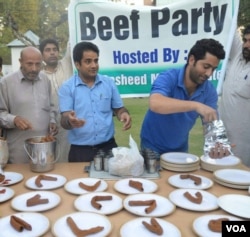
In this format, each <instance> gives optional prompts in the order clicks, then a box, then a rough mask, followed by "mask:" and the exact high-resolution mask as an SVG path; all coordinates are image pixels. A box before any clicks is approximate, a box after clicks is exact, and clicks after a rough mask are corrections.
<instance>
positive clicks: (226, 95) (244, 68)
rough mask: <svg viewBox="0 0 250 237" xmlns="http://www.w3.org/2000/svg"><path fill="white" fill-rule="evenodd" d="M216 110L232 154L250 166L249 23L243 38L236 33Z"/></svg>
mask: <svg viewBox="0 0 250 237" xmlns="http://www.w3.org/2000/svg"><path fill="white" fill-rule="evenodd" d="M219 113H220V116H221V119H222V120H223V122H224V124H225V127H226V131H227V135H228V139H229V141H230V142H231V144H235V145H236V146H235V148H233V150H232V151H233V153H234V155H235V156H237V157H239V158H240V159H241V160H242V162H243V163H244V164H245V165H247V166H249V167H250V145H249V144H250V122H249V118H250V26H247V27H246V28H245V30H244V31H243V42H242V41H241V39H240V35H239V34H238V32H237V33H236V34H235V37H234V40H233V44H232V48H231V52H230V56H229V63H228V66H227V71H226V78H225V82H224V84H223V91H222V97H221V101H220V103H219Z"/></svg>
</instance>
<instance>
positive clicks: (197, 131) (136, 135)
mask: <svg viewBox="0 0 250 237" xmlns="http://www.w3.org/2000/svg"><path fill="white" fill-rule="evenodd" d="M123 101H124V104H125V106H126V108H127V109H128V110H129V112H130V115H131V116H132V128H131V129H129V130H128V131H123V130H122V124H121V123H120V122H119V121H118V120H117V119H116V118H115V119H114V121H115V129H116V134H115V138H116V141H117V143H118V145H119V146H126V147H128V146H129V144H128V142H129V135H130V134H131V135H132V137H133V139H134V140H135V141H136V143H137V145H138V147H140V129H141V124H142V121H143V118H144V115H145V113H146V111H147V108H148V98H147V97H146V98H125V99H123ZM189 153H191V154H195V155H197V156H201V155H202V154H203V132H202V125H201V121H200V119H198V120H197V122H196V124H195V126H194V127H193V129H192V131H191V133H190V139H189Z"/></svg>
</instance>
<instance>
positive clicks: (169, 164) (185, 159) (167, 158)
mask: <svg viewBox="0 0 250 237" xmlns="http://www.w3.org/2000/svg"><path fill="white" fill-rule="evenodd" d="M160 164H161V167H162V168H164V169H167V170H171V171H177V172H188V171H194V170H197V169H199V168H200V159H199V157H198V156H196V155H192V154H189V153H184V152H168V153H164V154H162V155H161V158H160Z"/></svg>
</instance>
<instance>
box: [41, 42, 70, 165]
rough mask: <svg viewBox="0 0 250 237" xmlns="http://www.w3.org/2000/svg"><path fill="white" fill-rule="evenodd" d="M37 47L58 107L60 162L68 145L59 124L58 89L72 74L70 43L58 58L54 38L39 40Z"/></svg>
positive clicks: (65, 156)
mask: <svg viewBox="0 0 250 237" xmlns="http://www.w3.org/2000/svg"><path fill="white" fill-rule="evenodd" d="M39 49H40V51H41V53H42V56H43V62H44V66H43V71H44V72H45V73H46V75H47V76H48V78H49V79H50V81H51V85H52V98H53V100H54V101H55V106H56V108H57V109H58V119H57V124H58V126H59V127H58V129H59V131H58V135H57V141H58V143H57V154H59V156H60V159H59V161H60V162H66V161H67V159H68V153H69V148H70V145H69V143H68V139H67V131H66V130H65V129H64V128H62V127H61V125H60V120H61V118H60V111H59V105H58V89H59V87H60V86H61V85H62V83H63V82H64V81H65V80H67V79H69V78H70V77H71V76H72V74H73V67H72V62H71V55H70V45H69V43H68V45H67V51H66V53H65V55H64V57H63V58H62V59H61V60H59V44H58V42H57V41H56V40H55V39H45V40H43V41H41V43H40V46H39Z"/></svg>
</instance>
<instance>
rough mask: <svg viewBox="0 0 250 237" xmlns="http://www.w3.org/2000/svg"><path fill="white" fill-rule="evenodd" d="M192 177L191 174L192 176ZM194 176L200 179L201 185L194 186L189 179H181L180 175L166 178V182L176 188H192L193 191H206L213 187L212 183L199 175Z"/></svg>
mask: <svg viewBox="0 0 250 237" xmlns="http://www.w3.org/2000/svg"><path fill="white" fill-rule="evenodd" d="M192 175H193V174H192ZM194 176H196V177H199V178H201V184H199V185H196V184H195V183H194V181H193V180H191V179H189V178H188V179H181V178H180V174H175V175H172V176H170V177H169V178H168V182H169V183H170V184H171V185H173V186H174V187H177V188H194V189H208V188H210V187H211V186H212V185H213V181H212V180H211V179H208V178H206V177H204V176H201V175H196V174H194Z"/></svg>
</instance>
